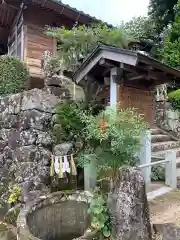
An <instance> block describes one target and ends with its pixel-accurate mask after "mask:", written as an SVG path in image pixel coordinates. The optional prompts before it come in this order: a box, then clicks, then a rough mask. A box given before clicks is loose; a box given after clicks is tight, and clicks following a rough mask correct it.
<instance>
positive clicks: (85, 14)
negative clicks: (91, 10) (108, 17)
mask: <svg viewBox="0 0 180 240" xmlns="http://www.w3.org/2000/svg"><path fill="white" fill-rule="evenodd" d="M50 1H52V2H55V3H57V4H59V5H61V6H63V7H65V8H69V9H71V10H73V11H74V12H77V13H80V14H81V15H84V16H85V17H88V18H91V19H92V20H95V21H101V20H100V19H97V18H96V17H92V16H91V15H89V14H87V13H84V12H83V11H79V10H78V9H77V8H73V7H71V6H70V5H69V4H65V3H63V2H62V1H60V0H50Z"/></svg>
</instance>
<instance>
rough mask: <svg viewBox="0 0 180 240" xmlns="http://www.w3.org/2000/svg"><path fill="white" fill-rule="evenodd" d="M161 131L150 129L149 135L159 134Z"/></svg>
mask: <svg viewBox="0 0 180 240" xmlns="http://www.w3.org/2000/svg"><path fill="white" fill-rule="evenodd" d="M161 133H162V131H161V129H159V128H151V135H157V134H161Z"/></svg>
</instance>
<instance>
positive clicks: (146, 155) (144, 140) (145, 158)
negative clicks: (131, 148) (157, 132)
mask: <svg viewBox="0 0 180 240" xmlns="http://www.w3.org/2000/svg"><path fill="white" fill-rule="evenodd" d="M150 163H151V131H150V130H148V131H146V133H145V134H143V135H142V137H141V151H140V165H143V164H150ZM141 172H142V174H143V177H144V180H145V182H146V184H148V183H150V182H151V166H150V167H146V168H142V169H141Z"/></svg>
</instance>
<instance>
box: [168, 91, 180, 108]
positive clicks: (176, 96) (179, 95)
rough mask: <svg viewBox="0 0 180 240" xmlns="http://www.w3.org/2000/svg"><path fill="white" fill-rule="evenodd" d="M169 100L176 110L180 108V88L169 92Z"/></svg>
mask: <svg viewBox="0 0 180 240" xmlns="http://www.w3.org/2000/svg"><path fill="white" fill-rule="evenodd" d="M168 98H169V101H170V102H171V104H172V107H173V108H174V109H175V110H180V89H177V90H175V91H172V92H170V93H169V94H168Z"/></svg>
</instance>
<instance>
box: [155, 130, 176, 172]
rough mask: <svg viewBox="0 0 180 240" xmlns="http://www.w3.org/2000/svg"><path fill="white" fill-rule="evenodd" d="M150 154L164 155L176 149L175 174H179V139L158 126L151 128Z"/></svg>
mask: <svg viewBox="0 0 180 240" xmlns="http://www.w3.org/2000/svg"><path fill="white" fill-rule="evenodd" d="M151 149H152V156H158V157H164V156H165V154H166V152H167V151H176V157H177V159H176V161H177V171H178V172H177V176H180V141H178V140H177V139H176V138H174V137H172V136H170V135H168V134H167V133H166V132H165V131H163V130H162V129H160V128H157V127H155V128H152V129H151Z"/></svg>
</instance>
